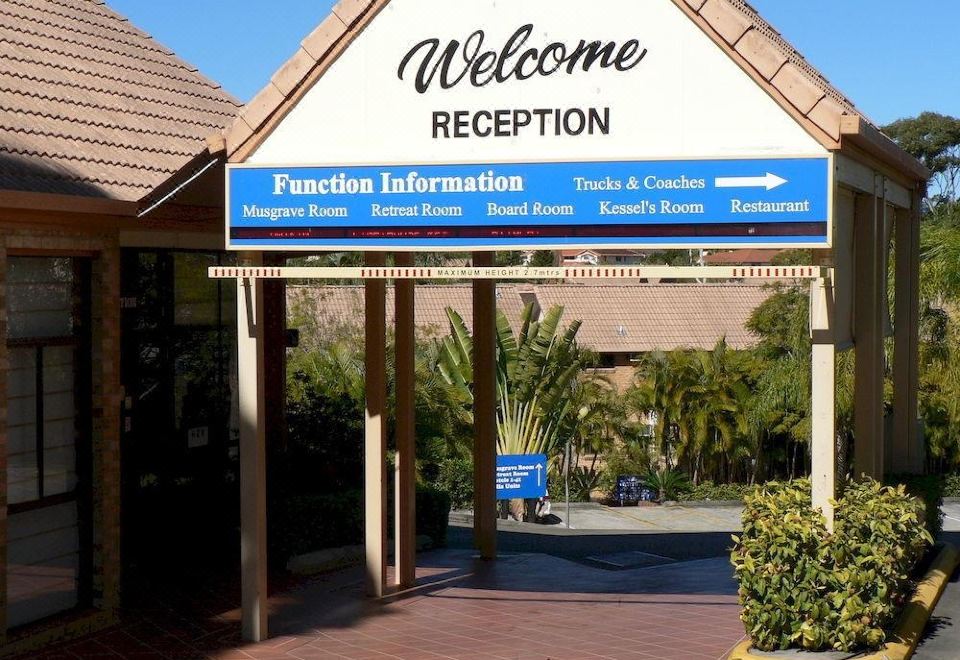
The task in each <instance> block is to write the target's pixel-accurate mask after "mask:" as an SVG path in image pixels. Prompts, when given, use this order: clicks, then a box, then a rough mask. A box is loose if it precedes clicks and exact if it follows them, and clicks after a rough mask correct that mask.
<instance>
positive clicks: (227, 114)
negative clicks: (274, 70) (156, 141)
mask: <svg viewBox="0 0 960 660" xmlns="http://www.w3.org/2000/svg"><path fill="white" fill-rule="evenodd" d="M3 59H7V60H10V61H12V62H21V63H28V64H36V65H38V66H47V67H51V68H56V69H59V70H61V71H70V72H73V73H81V74H84V75H88V76H91V77H94V78H103V79H106V80H113V81H115V82H121V83H122V82H125V81H124V80H123V78H120V77H119V76H111V75H105V74H104V75H101V74H96V73H93V72H92V71H88V70H83V69H79V68H77V67H63V66H57V65H54V64H51V63H49V62H41V61H38V60H33V59H29V58H25V57H17V56H15V55H10V56H7V57H4V58H3ZM0 73H2V72H0ZM18 77H19V78H22V79H24V80H35V81H37V82H44V83H49V84H51V85H62V86H65V87H74V88H77V89H83V90H87V91H90V92H100V93H102V94H109V95H111V96H119V97H122V98H133V99H137V100H141V101H150V102H152V103H157V104H159V105H169V106H172V107H175V108H183V109H184V110H194V111H196V112H208V113H210V114H214V115H222V116H224V117H233V116H234V115H235V114H236V113H234V112H220V111H218V110H213V109H207V108H200V107H197V106H191V105H185V104H181V103H174V102H172V101H159V100H157V99H152V98H148V97H146V96H143V95H136V94H123V93H121V92H116V91H111V90H109V89H104V88H102V87H93V86H91V85H83V84H80V83H78V82H71V81H64V82H58V81H53V80H49V79H46V78H41V77H40V76H34V75H30V74H23V75H20V76H18ZM139 86H140V87H146V88H147V89H156V90H160V91H164V92H171V93H173V94H181V95H183V96H192V97H196V98H200V99H206V100H208V101H213V102H215V103H219V102H221V100H220V99H217V98H215V97H213V96H203V95H201V94H194V93H191V92H184V91H181V90H178V89H174V88H170V87H161V86H159V85H151V84H149V83H144V82H140V83H139Z"/></svg>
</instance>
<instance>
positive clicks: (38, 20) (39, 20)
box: [0, 0, 170, 56]
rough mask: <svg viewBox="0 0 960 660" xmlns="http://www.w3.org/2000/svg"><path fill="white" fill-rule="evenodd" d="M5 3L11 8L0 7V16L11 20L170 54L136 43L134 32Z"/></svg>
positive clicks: (11, 1) (151, 44) (152, 44)
mask: <svg viewBox="0 0 960 660" xmlns="http://www.w3.org/2000/svg"><path fill="white" fill-rule="evenodd" d="M7 3H9V5H11V6H12V7H10V8H8V7H7V6H5V5H0V14H6V15H7V16H11V17H13V18H19V19H22V20H25V21H29V22H31V23H34V24H40V25H48V26H50V27H55V28H57V29H60V30H66V31H69V32H74V33H76V34H83V35H86V36H89V37H94V38H101V39H106V40H108V41H113V42H114V43H120V44H124V45H127V46H130V47H132V48H137V49H139V50H144V51H147V52H149V53H159V54H160V55H164V56H169V55H170V53H169V52H167V51H166V50H164V49H163V48H160V47H158V46H156V42H155V41H153V40H151V41H148V42H145V43H137V41H136V40H135V39H133V37H136V36H137V34H136V33H134V32H124V31H122V30H115V29H112V27H111V26H109V25H101V24H99V23H93V22H91V21H85V20H83V19H82V18H80V17H79V16H67V15H66V14H61V13H60V12H52V11H47V12H44V11H42V10H39V9H36V8H35V7H33V6H30V5H27V4H26V3H23V2H20V1H19V0H7ZM14 7H20V8H21V9H24V10H28V11H36V12H39V13H40V14H41V16H40V17H34V16H30V15H27V14H25V13H18V11H17V9H15V8H14ZM47 16H56V17H58V18H61V19H64V21H65V23H68V22H70V21H76V22H78V23H85V24H87V25H92V26H94V27H97V28H100V29H101V30H106V31H112V32H116V33H118V34H121V35H126V36H128V37H131V39H130V40H129V41H125V40H122V39H119V38H116V37H107V36H102V35H97V34H96V33H94V32H93V31H86V30H81V29H77V27H76V26H72V25H67V24H65V23H57V22H55V21H53V20H51V19H50V18H48V17H47Z"/></svg>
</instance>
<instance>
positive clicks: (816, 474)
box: [810, 279, 837, 531]
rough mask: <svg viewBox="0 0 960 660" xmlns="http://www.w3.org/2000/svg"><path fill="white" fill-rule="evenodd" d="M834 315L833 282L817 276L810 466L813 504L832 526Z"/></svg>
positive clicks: (812, 319) (812, 327)
mask: <svg viewBox="0 0 960 660" xmlns="http://www.w3.org/2000/svg"><path fill="white" fill-rule="evenodd" d="M832 317H833V283H832V281H830V280H825V279H818V280H814V281H813V282H812V283H811V285H810V331H811V339H812V342H813V345H812V350H813V355H812V359H811V383H812V384H813V391H812V392H811V396H812V399H811V418H812V419H811V425H812V429H811V430H812V434H811V435H812V437H811V452H810V453H811V469H810V480H811V482H812V484H813V506H814V508H816V509H819V510H820V511H821V512H822V513H823V516H824V518H826V521H827V528H828V529H830V530H831V531H832V530H833V504H832V503H831V500H833V499H834V498H835V497H836V495H837V449H836V447H837V442H836V440H837V421H836V420H837V414H836V369H837V368H836V345H835V343H834V342H835V340H834V336H833V330H832V323H831V319H832Z"/></svg>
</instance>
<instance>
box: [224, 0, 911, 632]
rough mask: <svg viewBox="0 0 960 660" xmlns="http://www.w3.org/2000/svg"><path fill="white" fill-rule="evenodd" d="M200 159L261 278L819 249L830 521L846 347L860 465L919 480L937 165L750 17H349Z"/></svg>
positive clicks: (421, 5)
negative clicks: (206, 162)
mask: <svg viewBox="0 0 960 660" xmlns="http://www.w3.org/2000/svg"><path fill="white" fill-rule="evenodd" d="M854 56H855V55H854ZM210 150H211V152H213V153H217V154H222V155H223V156H224V158H225V159H226V160H227V162H228V164H229V165H230V167H229V168H228V175H227V176H228V188H229V195H228V200H227V206H228V208H227V218H228V220H227V226H226V231H227V245H228V247H229V248H230V249H234V250H238V251H241V252H242V254H243V256H242V259H241V261H242V262H243V263H244V264H246V265H259V264H260V263H262V261H261V253H262V252H263V251H265V250H271V251H279V252H289V251H293V250H306V251H329V250H362V251H365V252H367V253H368V264H369V265H370V266H372V267H379V266H382V265H383V263H384V261H383V259H384V255H383V253H385V252H395V253H398V257H397V265H399V266H412V265H413V257H412V254H411V252H416V251H421V250H437V251H443V250H457V251H473V252H475V253H476V255H475V259H474V265H476V266H485V265H492V263H491V260H490V259H491V258H490V255H489V253H490V252H491V251H494V250H497V249H511V250H513V249H526V248H530V249H569V248H604V247H618V248H624V247H629V248H657V249H664V248H667V249H669V248H690V247H697V248H724V247H752V248H758V247H805V248H810V249H812V250H813V255H814V262H815V263H814V264H812V265H813V266H816V267H817V268H818V270H817V271H816V272H817V273H822V274H823V276H818V277H816V278H815V279H814V282H813V285H812V287H811V334H812V338H813V346H814V348H813V383H814V391H813V408H812V410H813V415H812V416H813V432H812V447H813V473H814V474H813V480H814V484H815V486H814V501H815V504H816V505H817V506H818V507H819V508H821V509H822V510H823V511H824V513H825V514H826V515H827V517H828V520H829V519H831V516H832V513H831V509H830V504H829V501H830V499H831V498H832V496H833V495H834V490H835V479H836V462H835V440H836V433H835V426H836V422H835V402H834V396H835V393H834V387H835V377H834V371H835V354H836V351H837V350H838V349H839V350H846V349H850V348H856V350H857V376H856V389H857V394H856V396H857V399H856V438H857V443H856V460H857V464H856V470H855V471H856V473H857V474H869V475H874V476H882V475H883V473H884V471H885V469H886V468H887V467H888V466H890V465H895V466H896V469H897V470H899V471H913V470H918V469H920V466H921V464H922V442H921V439H920V435H919V432H918V424H917V401H916V389H917V379H918V376H917V359H916V356H917V325H918V288H917V273H918V249H919V234H918V227H919V212H920V203H921V199H922V197H923V195H924V192H925V182H926V179H927V175H928V173H927V172H926V170H925V169H924V168H923V167H922V166H921V165H920V163H918V162H917V161H916V160H914V159H913V158H912V157H910V156H909V155H908V154H906V153H904V152H903V151H902V150H900V149H899V148H898V147H897V146H896V145H895V144H894V143H893V142H892V141H890V140H889V139H888V138H886V137H885V136H884V135H883V134H882V133H881V132H880V130H879V129H878V128H877V127H876V126H875V125H873V124H872V123H871V122H870V121H869V120H868V119H866V118H865V116H864V115H863V114H862V113H861V112H860V111H858V110H857V108H856V107H855V106H854V104H853V103H852V102H851V101H850V100H849V99H847V98H846V97H845V96H844V95H843V94H842V93H840V92H839V91H838V90H837V89H835V88H834V87H833V86H832V85H831V84H830V83H829V82H828V81H827V80H826V79H825V78H824V77H823V76H822V75H820V74H819V73H818V72H817V71H816V70H815V69H814V68H813V67H812V66H811V65H810V64H809V63H808V62H807V61H806V60H805V59H804V58H803V57H802V56H801V55H800V54H799V53H798V52H797V51H796V50H795V49H794V48H792V47H791V46H790V45H789V44H788V43H787V42H786V41H785V40H784V39H783V38H782V37H781V36H780V35H779V34H778V33H777V32H776V31H775V30H774V29H773V28H772V27H771V26H770V25H769V24H768V23H766V22H765V21H764V20H763V19H762V18H761V17H760V16H758V15H757V14H756V12H755V11H754V10H753V9H751V8H750V7H749V6H748V5H747V4H746V3H744V2H741V1H740V0H598V1H596V2H591V3H585V2H582V1H580V0H516V1H514V2H503V0H462V1H457V2H451V1H450V0H375V1H373V2H370V1H367V0H341V2H340V3H338V4H337V5H336V6H335V7H334V9H333V12H332V14H331V15H330V16H329V17H328V18H327V19H326V20H325V21H324V22H323V23H322V24H321V25H320V26H319V27H317V29H316V30H314V32H313V33H312V34H310V36H308V37H307V38H306V39H305V40H304V41H303V42H302V43H301V45H300V47H299V48H298V50H297V52H296V54H295V55H294V56H293V57H292V58H291V59H290V60H289V61H288V62H287V63H286V64H285V65H284V66H283V67H282V68H281V69H280V70H279V71H278V72H277V73H276V74H275V75H274V77H273V78H272V80H271V81H270V82H269V83H268V84H267V86H266V87H265V88H264V89H263V91H261V92H260V93H259V94H258V95H257V96H256V97H255V98H254V99H253V100H252V101H251V102H250V103H249V104H248V105H247V107H246V108H245V109H244V110H243V112H242V113H241V114H240V116H239V118H238V119H237V120H236V122H235V123H234V124H233V126H232V127H231V128H230V129H229V130H227V131H226V132H225V133H224V134H223V135H220V136H217V137H215V138H213V139H211V141H210ZM892 246H895V250H896V252H895V254H896V259H895V264H896V266H895V268H896V272H895V278H894V279H895V281H896V292H895V293H896V296H895V298H896V304H895V318H893V319H891V318H890V308H889V306H888V304H887V295H886V287H887V282H888V273H887V269H888V264H889V263H890V261H889V259H888V256H889V254H890V251H891V248H892ZM820 269H823V270H822V271H821V270H820ZM378 272H379V271H378ZM474 291H475V293H474V315H475V318H474V328H475V337H474V341H475V344H474V350H475V360H474V361H475V364H476V365H477V369H476V374H475V381H476V382H475V398H476V406H477V408H476V413H475V418H476V420H477V431H476V444H475V452H476V453H475V463H476V469H477V473H476V490H477V501H476V521H477V523H476V525H477V526H476V537H477V542H478V547H479V548H480V550H481V554H482V555H483V556H485V557H488V558H492V557H493V556H494V554H495V532H496V526H495V510H494V508H495V507H494V493H493V492H492V489H493V477H492V475H493V465H494V464H493V459H494V456H493V454H494V452H495V446H496V428H495V424H494V418H495V402H494V381H493V363H494V358H495V345H494V331H495V328H494V323H495V316H494V308H495V297H494V283H493V281H491V280H489V279H487V280H483V281H479V280H478V281H476V282H475V283H474ZM413 294H414V288H413V284H412V282H411V281H410V280H402V281H398V284H397V296H398V302H397V310H398V313H397V323H398V325H397V337H398V341H397V352H398V355H397V365H398V366H397V378H398V386H397V391H398V393H400V392H408V391H412V388H413V377H412V350H413V347H412V319H413V314H412V310H413ZM384 295H385V289H384V284H383V280H382V279H374V280H369V281H368V283H367V292H366V305H367V330H366V332H367V377H368V410H367V444H366V457H367V473H366V479H367V493H366V497H367V508H366V512H367V522H366V525H367V535H366V541H367V568H368V577H369V579H370V585H371V591H372V593H374V594H375V595H381V594H382V593H383V592H384V589H385V556H386V551H385V542H386V541H385V539H386V529H385V522H384V521H385V516H384V505H385V501H386V498H385V491H384V485H383V484H384V478H385V474H384V460H383V452H384V449H385V440H384V438H385V436H384V433H385V432H384V426H383V422H382V419H381V412H382V410H383V403H384V396H385V394H384V388H383V382H382V377H383V373H384V370H383V360H384V345H385V338H384V325H385V320H384V305H383V301H384ZM238 306H239V310H238V311H239V314H238V319H239V323H240V333H241V337H240V344H241V346H240V356H241V381H240V387H241V404H242V406H243V411H242V414H243V418H244V420H245V423H244V425H243V428H244V431H243V435H242V439H241V462H242V464H243V466H244V467H243V470H242V475H243V479H244V484H243V489H244V497H245V500H244V503H243V506H244V548H245V550H244V585H245V586H244V634H245V636H247V637H248V638H252V639H260V638H262V637H264V636H265V635H266V614H265V608H264V602H263V599H264V598H265V593H266V585H265V579H266V578H265V572H264V571H265V565H266V562H265V557H264V554H265V542H264V533H263V529H262V525H263V524H264V522H265V521H264V514H263V511H264V504H263V502H264V494H263V488H264V482H263V466H262V460H263V456H264V453H263V442H264V433H263V414H262V409H263V400H262V399H263V397H264V396H265V393H264V391H263V388H262V379H260V378H258V376H257V374H258V370H259V369H260V360H261V359H262V354H263V345H262V344H263V338H262V333H261V332H260V328H261V327H262V316H263V303H262V291H261V289H260V284H259V283H258V282H257V281H256V280H255V279H248V280H247V281H246V286H244V287H239V293H238ZM889 334H894V335H895V354H894V365H893V380H894V392H895V395H894V412H893V416H892V420H890V422H891V423H890V424H887V423H886V419H885V414H884V407H883V375H884V372H883V369H884V357H883V339H884V337H885V336H887V335H889ZM404 379H405V380H404ZM401 380H403V381H404V383H405V384H406V386H404V384H401V383H400V382H399V381H401ZM278 395H279V394H278ZM404 396H405V395H404ZM397 410H398V420H400V422H398V438H397V444H398V468H397V470H398V472H397V482H396V483H397V489H398V490H397V503H398V504H397V506H398V510H397V525H398V528H397V533H396V539H397V566H398V572H397V574H398V580H397V582H398V584H399V585H400V586H408V585H409V584H410V582H411V581H412V579H413V578H412V564H411V562H412V556H413V555H412V548H411V547H410V545H411V543H412V538H411V534H412V518H411V510H412V508H411V507H412V502H411V501H410V499H411V498H412V479H413V472H412V469H413V467H412V466H413V463H412V447H413V438H412V428H413V426H412V399H406V400H404V401H400V400H399V399H398V402H397ZM404 411H406V412H404Z"/></svg>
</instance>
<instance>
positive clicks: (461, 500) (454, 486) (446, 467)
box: [434, 458, 473, 509]
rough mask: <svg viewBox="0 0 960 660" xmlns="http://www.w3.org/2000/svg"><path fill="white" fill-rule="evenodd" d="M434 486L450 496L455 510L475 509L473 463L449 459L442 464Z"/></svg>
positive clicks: (466, 459)
mask: <svg viewBox="0 0 960 660" xmlns="http://www.w3.org/2000/svg"><path fill="white" fill-rule="evenodd" d="M434 486H436V487H437V488H439V489H440V490H442V491H444V492H446V493H447V494H448V495H449V496H450V505H451V506H452V507H453V508H454V509H472V508H473V461H472V460H470V459H468V458H447V459H444V460H443V461H441V462H440V467H439V469H438V470H437V480H436V482H435V483H434Z"/></svg>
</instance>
